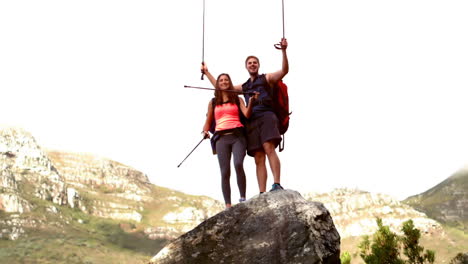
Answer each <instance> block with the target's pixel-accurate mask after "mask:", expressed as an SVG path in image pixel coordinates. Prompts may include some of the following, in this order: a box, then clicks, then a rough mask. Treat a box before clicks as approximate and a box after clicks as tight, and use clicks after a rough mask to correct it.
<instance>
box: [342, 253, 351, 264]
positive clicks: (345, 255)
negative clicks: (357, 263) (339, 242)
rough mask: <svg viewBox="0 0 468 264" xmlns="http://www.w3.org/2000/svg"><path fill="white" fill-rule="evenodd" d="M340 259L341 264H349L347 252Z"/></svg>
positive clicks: (349, 255)
mask: <svg viewBox="0 0 468 264" xmlns="http://www.w3.org/2000/svg"><path fill="white" fill-rule="evenodd" d="M340 259H341V264H351V254H349V252H347V251H345V252H343V254H341V256H340Z"/></svg>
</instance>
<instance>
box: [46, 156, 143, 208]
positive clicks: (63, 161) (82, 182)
mask: <svg viewBox="0 0 468 264" xmlns="http://www.w3.org/2000/svg"><path fill="white" fill-rule="evenodd" d="M47 155H48V156H49V157H50V159H51V160H52V162H53V164H54V166H55V167H56V168H57V171H59V172H60V175H62V176H63V177H64V178H65V179H66V181H67V183H69V184H71V185H75V186H78V187H83V186H86V187H88V188H89V187H91V188H94V189H100V190H101V191H103V192H108V193H111V192H112V193H123V194H121V196H122V197H125V198H126V199H133V200H136V201H141V200H144V199H145V197H144V196H145V195H147V194H148V193H150V185H151V183H150V182H149V180H148V176H146V175H145V174H144V173H142V172H140V171H138V170H135V169H133V168H131V167H129V166H126V165H123V164H121V163H118V162H115V161H112V160H109V159H106V158H102V157H98V156H95V155H90V154H85V153H72V152H63V151H47ZM125 194H127V195H125Z"/></svg>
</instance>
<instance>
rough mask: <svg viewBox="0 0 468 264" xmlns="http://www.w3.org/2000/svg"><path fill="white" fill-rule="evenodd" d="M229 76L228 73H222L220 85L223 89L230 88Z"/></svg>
mask: <svg viewBox="0 0 468 264" xmlns="http://www.w3.org/2000/svg"><path fill="white" fill-rule="evenodd" d="M229 84H230V83H229V78H228V77H227V76H226V75H221V76H220V77H219V80H218V87H219V89H221V90H227V89H229V86H230V85H229Z"/></svg>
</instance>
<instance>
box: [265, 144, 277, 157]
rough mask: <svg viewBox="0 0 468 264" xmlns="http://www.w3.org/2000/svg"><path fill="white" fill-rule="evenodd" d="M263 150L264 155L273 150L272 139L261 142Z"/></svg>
mask: <svg viewBox="0 0 468 264" xmlns="http://www.w3.org/2000/svg"><path fill="white" fill-rule="evenodd" d="M263 150H264V151H265V153H266V155H269V154H271V153H273V152H275V151H276V150H275V144H274V143H273V142H272V141H267V142H265V143H263Z"/></svg>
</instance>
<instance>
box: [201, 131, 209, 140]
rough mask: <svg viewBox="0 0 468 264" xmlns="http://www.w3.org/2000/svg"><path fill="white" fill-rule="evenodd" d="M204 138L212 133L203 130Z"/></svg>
mask: <svg viewBox="0 0 468 264" xmlns="http://www.w3.org/2000/svg"><path fill="white" fill-rule="evenodd" d="M202 134H203V139H207V138H210V133H209V132H208V131H202Z"/></svg>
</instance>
